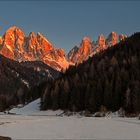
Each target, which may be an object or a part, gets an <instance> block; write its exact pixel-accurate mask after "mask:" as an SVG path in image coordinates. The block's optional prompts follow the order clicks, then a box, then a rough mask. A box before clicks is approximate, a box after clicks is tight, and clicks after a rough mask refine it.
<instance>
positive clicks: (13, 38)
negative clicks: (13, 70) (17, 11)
mask: <svg viewBox="0 0 140 140" xmlns="http://www.w3.org/2000/svg"><path fill="white" fill-rule="evenodd" d="M0 46H1V47H0V48H1V49H0V54H2V55H4V56H5V57H7V58H10V59H13V60H16V61H42V62H44V63H47V64H48V65H50V66H51V67H52V68H54V69H56V70H58V71H60V70H61V69H66V68H67V67H68V65H69V63H68V61H67V60H66V58H65V52H64V51H63V49H61V48H60V49H55V48H54V47H53V45H52V44H51V43H50V42H49V41H48V40H47V39H46V38H45V37H44V36H43V35H41V33H39V32H38V33H37V35H35V33H34V32H30V33H29V36H27V37H26V36H25V35H24V33H23V31H22V30H21V29H20V28H18V27H16V26H13V27H10V28H9V29H8V30H7V31H6V32H5V34H4V36H3V37H1V38H0Z"/></svg>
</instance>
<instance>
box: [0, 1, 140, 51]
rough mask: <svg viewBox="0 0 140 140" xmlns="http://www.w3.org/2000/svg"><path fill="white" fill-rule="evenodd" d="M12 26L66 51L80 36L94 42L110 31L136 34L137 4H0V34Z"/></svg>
mask: <svg viewBox="0 0 140 140" xmlns="http://www.w3.org/2000/svg"><path fill="white" fill-rule="evenodd" d="M12 25H16V26H18V27H20V28H21V29H22V30H23V31H24V33H25V34H26V35H28V34H29V32H30V31H34V32H35V33H37V32H41V33H42V34H43V35H44V36H46V37H47V38H48V39H49V40H50V41H51V43H52V44H53V45H54V46H55V47H56V48H58V47H62V48H63V49H64V50H65V51H66V52H68V51H69V50H70V48H72V47H73V46H75V45H78V44H79V43H80V41H81V39H82V37H83V36H89V37H90V39H91V40H97V37H98V35H99V34H101V33H103V34H104V35H105V37H107V36H108V34H109V33H110V32H111V31H115V32H117V34H119V33H124V34H127V35H131V34H133V33H134V32H139V31H140V2H139V1H127V0H126V1H125V0H124V1H118V2H117V1H113V0H112V1H109V0H108V1H103V0H101V1H99V2H98V1H94V0H93V1H91V0H87V1H86V0H85V1H84V0H81V1H78V0H77V1H74V0H73V1H70V0H66V1H64V0H58V1H57V0H53V1H47V0H46V1H45V0H40V1H37V0H36V1H31V0H30V1H22V0H20V1H17V0H15V1H10V0H7V1H0V35H3V34H4V32H5V30H6V29H7V28H9V27H10V26H12Z"/></svg>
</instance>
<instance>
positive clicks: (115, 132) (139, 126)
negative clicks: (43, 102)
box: [0, 99, 140, 140]
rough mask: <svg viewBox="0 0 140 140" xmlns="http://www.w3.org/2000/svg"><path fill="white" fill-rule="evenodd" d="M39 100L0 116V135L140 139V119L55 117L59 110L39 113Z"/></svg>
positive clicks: (32, 137) (77, 116)
mask: <svg viewBox="0 0 140 140" xmlns="http://www.w3.org/2000/svg"><path fill="white" fill-rule="evenodd" d="M38 106H39V99H38V100H36V101H34V102H33V103H31V104H28V105H27V106H25V107H23V108H20V109H16V108H15V109H12V110H11V111H10V112H11V113H16V115H9V114H7V115H6V114H1V115H0V135H1V136H9V137H11V138H12V139H13V140H20V139H27V140H30V139H35V140H39V139H41V140H47V139H74V140H75V139H93V140H94V139H96V140H110V139H111V140H112V139H115V140H119V139H121V140H122V139H128V140H129V139H131V140H132V139H137V140H139V139H140V120H138V119H137V118H120V117H115V116H114V117H101V118H96V117H83V116H80V115H74V116H70V117H68V116H63V117H61V116H58V115H60V114H61V113H62V111H61V110H58V111H55V112H53V111H44V112H43V111H41V112H40V111H39V107H38Z"/></svg>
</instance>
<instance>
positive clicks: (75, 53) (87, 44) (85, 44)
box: [68, 32, 126, 63]
mask: <svg viewBox="0 0 140 140" xmlns="http://www.w3.org/2000/svg"><path fill="white" fill-rule="evenodd" d="M125 38H126V36H125V35H123V34H120V35H119V37H117V34H116V33H115V32H111V33H110V34H109V36H108V38H107V39H105V37H104V35H103V34H101V35H99V36H98V40H97V41H93V42H92V43H91V41H90V39H89V38H88V37H84V38H83V39H82V42H81V43H80V45H79V47H77V46H76V47H74V48H72V49H71V50H70V52H69V53H68V60H69V61H70V62H72V63H81V62H83V61H84V60H87V59H88V58H89V56H92V55H94V54H96V53H99V52H100V51H103V50H105V49H107V48H108V47H111V46H114V45H115V44H116V43H117V42H118V41H121V40H124V39H125Z"/></svg>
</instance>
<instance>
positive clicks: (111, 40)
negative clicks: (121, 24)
mask: <svg viewBox="0 0 140 140" xmlns="http://www.w3.org/2000/svg"><path fill="white" fill-rule="evenodd" d="M116 43H117V34H116V33H115V32H111V33H110V34H109V36H108V38H107V40H106V44H107V45H108V46H113V45H115V44H116Z"/></svg>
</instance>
